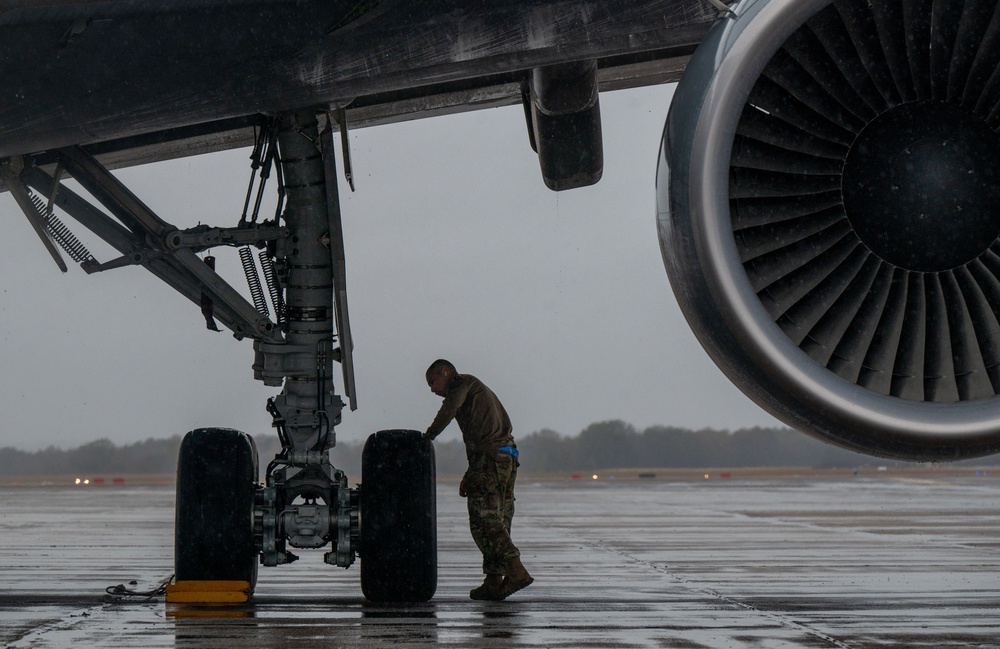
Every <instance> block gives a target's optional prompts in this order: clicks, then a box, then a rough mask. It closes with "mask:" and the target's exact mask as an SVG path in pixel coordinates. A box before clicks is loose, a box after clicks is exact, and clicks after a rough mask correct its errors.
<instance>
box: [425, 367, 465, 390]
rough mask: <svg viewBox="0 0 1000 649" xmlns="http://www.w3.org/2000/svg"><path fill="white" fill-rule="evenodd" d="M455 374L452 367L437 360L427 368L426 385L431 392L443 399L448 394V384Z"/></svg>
mask: <svg viewBox="0 0 1000 649" xmlns="http://www.w3.org/2000/svg"><path fill="white" fill-rule="evenodd" d="M457 374H458V372H457V371H456V370H455V366H454V365H452V364H451V363H450V362H448V361H446V360H445V359H443V358H439V359H437V360H436V361H434V362H433V363H431V366H430V367H428V368H427V374H426V378H427V385H428V386H430V388H431V392H433V393H434V394H436V395H438V396H439V397H443V396H445V395H446V394H448V382H449V381H451V379H452V377H454V376H455V375H457Z"/></svg>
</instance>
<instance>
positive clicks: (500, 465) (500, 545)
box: [465, 452, 521, 575]
mask: <svg viewBox="0 0 1000 649" xmlns="http://www.w3.org/2000/svg"><path fill="white" fill-rule="evenodd" d="M516 479H517V460H515V459H514V458H513V457H511V456H510V455H507V454H506V453H499V452H497V453H477V454H475V455H473V456H472V457H471V458H470V459H469V470H468V472H467V473H466V474H465V489H466V493H467V494H468V500H469V502H468V505H469V528H470V529H471V531H472V538H473V539H474V540H475V542H476V545H477V546H479V550H480V551H481V552H482V553H483V572H484V573H486V574H488V575H502V574H504V572H505V568H504V565H505V564H506V563H507V562H508V561H509V560H511V559H513V558H515V557H519V556H521V553H520V551H518V549H517V547H516V546H515V545H514V543H513V542H512V541H511V540H510V523H511V519H512V518H514V481H515V480H516Z"/></svg>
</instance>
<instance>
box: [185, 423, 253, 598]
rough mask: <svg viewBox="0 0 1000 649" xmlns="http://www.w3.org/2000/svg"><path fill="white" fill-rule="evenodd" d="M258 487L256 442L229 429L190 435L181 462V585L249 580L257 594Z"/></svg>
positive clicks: (196, 432)
mask: <svg viewBox="0 0 1000 649" xmlns="http://www.w3.org/2000/svg"><path fill="white" fill-rule="evenodd" d="M256 484H257V446H256V444H254V441H253V438H252V437H250V436H249V435H247V434H246V433H241V432H240V431H238V430H232V429H229V428H199V429H197V430H193V431H191V432H189V433H188V434H187V435H185V436H184V440H183V441H182V442H181V449H180V453H179V455H178V458H177V504H176V508H175V516H176V518H175V525H174V575H175V579H176V580H177V581H185V580H197V581H246V582H249V583H250V590H251V592H252V591H253V588H254V586H255V585H256V583H257V550H256V548H255V547H254V539H253V511H254V494H255V491H256Z"/></svg>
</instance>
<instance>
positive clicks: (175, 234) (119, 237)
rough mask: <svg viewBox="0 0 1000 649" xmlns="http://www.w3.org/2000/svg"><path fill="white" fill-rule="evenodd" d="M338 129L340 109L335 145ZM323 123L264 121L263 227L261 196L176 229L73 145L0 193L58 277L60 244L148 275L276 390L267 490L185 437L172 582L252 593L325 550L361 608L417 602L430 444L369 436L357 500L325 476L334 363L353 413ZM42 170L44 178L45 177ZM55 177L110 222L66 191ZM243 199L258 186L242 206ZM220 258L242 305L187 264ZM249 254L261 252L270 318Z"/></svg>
mask: <svg viewBox="0 0 1000 649" xmlns="http://www.w3.org/2000/svg"><path fill="white" fill-rule="evenodd" d="M344 116H345V113H344V111H343V110H341V111H340V112H339V113H338V118H339V120H338V121H339V123H340V127H341V132H342V134H343V133H344V128H345V127H346V124H345V122H346V119H345V117H344ZM333 122H334V120H333V119H332V117H330V116H327V117H326V124H325V128H324V130H323V131H322V132H321V131H320V124H319V121H318V120H317V117H316V115H315V113H312V112H302V113H296V114H289V115H283V116H280V117H279V118H277V119H267V120H262V121H261V132H260V136H259V139H258V146H257V147H255V149H254V157H253V159H254V166H255V168H259V169H261V178H262V183H263V179H266V177H267V175H268V174H269V173H270V170H271V165H272V164H273V162H274V160H275V158H277V160H278V166H277V168H276V170H277V176H278V179H279V184H280V187H279V211H278V213H276V214H275V217H274V219H273V220H272V221H263V222H260V223H258V222H257V211H258V209H259V206H260V191H259V190H258V198H257V200H256V202H255V207H254V211H253V215H252V217H250V218H247V214H246V208H245V209H244V215H243V218H241V219H240V222H239V224H238V225H237V226H236V227H234V228H213V227H209V226H198V227H195V228H191V229H188V230H180V229H178V228H176V227H174V226H173V225H171V224H170V223H168V222H166V221H164V220H163V219H161V218H160V217H159V216H158V215H156V214H155V213H154V212H153V211H152V210H150V209H149V208H148V207H146V206H145V205H143V203H142V202H141V201H140V200H139V199H138V198H137V197H135V196H134V195H133V194H132V193H131V192H129V190H128V189H127V188H125V186H124V185H122V184H121V182H119V181H118V180H117V179H116V178H115V177H114V176H113V175H112V174H111V173H110V172H109V171H108V170H107V169H105V168H104V167H103V166H102V165H101V164H100V162H98V161H97V160H96V159H95V158H94V157H92V156H91V155H89V154H88V153H87V152H86V151H84V150H83V149H81V148H79V147H75V148H70V149H61V150H56V151H49V152H45V153H43V154H39V156H36V157H19V158H17V159H10V160H6V161H0V179H2V180H3V181H4V183H5V184H6V185H7V187H8V188H10V190H11V192H12V194H13V195H14V196H15V198H16V199H17V202H18V205H20V206H21V208H22V210H23V211H24V212H25V215H26V216H27V217H28V219H29V220H30V221H31V223H32V225H33V226H34V227H35V230H36V232H37V233H38V234H39V236H40V237H41V238H42V241H43V243H45V244H46V248H47V249H48V250H49V253H50V254H51V255H52V256H53V258H54V259H55V260H56V262H57V263H58V264H59V265H60V268H63V269H65V263H64V262H63V261H62V258H61V255H60V253H59V250H58V248H57V246H58V247H61V248H62V249H63V250H64V251H66V253H67V254H69V255H70V256H71V257H72V258H73V259H74V260H75V261H78V262H80V264H81V267H82V268H83V269H84V270H85V271H86V272H88V273H94V272H102V271H105V270H110V269H113V268H120V267H122V266H129V265H139V266H142V267H144V268H146V269H147V270H149V271H150V272H152V273H154V274H155V275H157V276H158V277H160V278H161V279H163V280H164V281H165V282H167V283H168V284H170V285H171V286H172V287H174V288H175V289H176V290H178V291H179V292H181V293H182V294H183V295H185V296H186V297H188V298H189V299H190V300H191V301H192V302H194V303H195V304H196V305H198V307H199V308H200V309H201V313H202V314H203V316H204V317H205V320H206V323H207V325H208V327H209V329H213V330H218V329H217V326H216V321H218V322H219V323H221V324H222V325H223V326H225V327H227V328H229V329H230V330H231V331H232V332H233V334H234V335H235V336H236V337H237V338H238V339H241V338H244V337H249V338H252V339H253V340H254V352H255V357H254V364H253V369H254V376H255V378H257V379H258V380H261V381H263V382H264V384H265V385H270V386H275V387H277V386H281V387H282V390H281V393H280V394H278V395H276V396H275V397H273V398H272V399H269V400H268V404H267V409H268V412H269V413H270V414H271V417H272V424H273V426H274V428H276V429H277V432H278V436H279V438H280V441H281V446H282V448H281V451H280V452H279V453H278V454H277V456H276V457H275V458H274V459H273V460H272V461H271V462H270V463H269V464H268V465H267V469H266V470H265V473H264V482H263V484H259V483H258V482H257V481H258V463H257V452H256V448H255V446H254V443H253V439H252V438H250V437H249V436H247V435H245V434H244V433H241V432H239V431H234V430H230V429H219V428H213V429H198V430H195V431H192V432H190V433H188V435H187V436H186V437H185V439H184V441H183V443H182V447H181V451H180V456H179V461H178V474H177V481H178V487H177V512H176V514H177V526H176V548H175V563H176V574H177V579H178V580H185V581H193V582H198V581H213V582H217V581H223V582H227V581H232V582H245V583H247V584H248V585H249V590H250V591H251V592H252V590H253V587H254V584H255V582H256V575H257V564H258V561H259V563H260V564H262V565H264V566H278V565H281V564H285V563H290V562H292V561H295V560H296V559H297V558H298V557H297V556H296V555H295V554H293V553H292V552H291V551H289V548H290V547H291V548H313V549H319V548H323V547H329V548H330V549H329V551H327V552H326V553H325V555H324V560H325V562H326V563H328V564H331V565H335V566H341V567H345V568H346V567H349V566H351V565H352V564H353V563H354V560H355V558H356V557H357V556H358V555H359V554H360V556H361V557H362V589H363V590H364V592H365V594H366V596H368V597H370V598H371V599H373V600H379V601H424V600H427V599H429V598H430V597H432V596H433V594H434V590H435V587H436V580H437V556H436V555H437V541H436V532H435V520H434V519H435V503H434V452H433V448H432V447H431V444H430V442H429V441H427V440H423V439H422V438H421V436H420V434H419V433H416V432H415V431H388V432H383V433H380V434H377V435H373V436H372V440H371V441H370V442H369V445H368V446H369V447H371V450H368V447H366V451H365V453H366V456H365V469H364V471H363V477H364V480H365V485H364V487H359V488H351V487H350V486H349V484H348V480H347V476H346V475H345V474H344V472H343V471H340V470H338V469H336V468H335V467H334V466H333V465H332V464H331V462H330V454H329V452H330V449H331V448H332V447H333V446H334V444H335V443H336V436H335V434H334V427H335V426H337V425H338V424H339V423H340V421H341V412H342V410H343V409H344V407H345V406H346V405H347V404H346V403H345V402H344V401H343V399H342V398H341V397H340V395H338V394H337V393H336V391H335V389H334V382H333V363H334V361H335V360H336V361H338V362H339V363H340V364H341V368H342V371H343V372H342V375H343V385H344V392H345V394H346V396H347V398H348V400H349V402H350V405H351V408H352V409H354V408H355V407H356V406H355V390H354V376H353V359H352V351H353V344H352V341H351V335H350V326H349V320H348V313H347V290H346V272H345V266H346V264H345V256H344V240H343V232H342V228H341V217H340V203H339V196H338V190H337V177H336V165H335V157H334V154H333ZM275 150H277V156H275ZM52 162H55V163H56V171H55V173H54V174H50V173H48V172H47V171H46V170H44V169H47V168H48V167H46V165H49V164H51V163H52ZM63 172H66V173H68V174H69V175H71V176H72V177H73V178H74V179H76V180H77V181H78V182H79V183H80V184H81V185H83V187H84V188H85V189H86V190H87V191H88V192H89V193H90V194H91V195H92V196H94V197H95V198H96V199H97V201H98V202H100V203H101V204H102V206H103V208H104V210H106V211H107V213H106V212H105V211H104V210H102V209H100V208H99V207H96V206H95V205H93V204H92V203H90V202H88V201H87V200H86V199H84V198H82V197H81V196H79V195H77V194H75V193H74V192H72V191H71V190H70V189H68V188H66V187H64V186H62V185H61V184H60V182H59V178H60V175H61V174H62V173H63ZM252 188H253V179H251V186H250V189H248V193H247V201H246V205H247V206H248V205H249V204H250V197H251V193H252V192H251V190H252ZM282 200H283V201H284V203H283V208H284V209H283V210H281V207H282ZM55 207H58V208H60V209H62V210H63V211H65V212H66V213H67V214H69V215H70V216H71V217H73V218H74V219H76V220H77V221H78V222H79V223H80V224H82V225H83V226H84V227H86V228H88V229H89V230H91V231H92V232H93V233H94V234H96V235H97V236H99V237H100V238H102V239H104V240H105V241H106V242H108V243H109V244H110V245H111V246H113V247H114V248H115V249H117V250H118V251H119V253H120V254H121V257H119V258H117V259H113V260H111V261H108V262H104V263H101V262H99V261H98V260H96V259H95V258H94V257H93V256H92V255H90V253H89V252H88V251H87V250H86V249H85V248H83V246H82V244H80V242H79V240H77V239H76V238H75V237H74V236H73V235H72V233H70V232H69V229H68V228H67V227H66V226H65V225H64V224H63V223H62V222H60V221H59V220H58V219H57V218H56V217H55V215H54V213H53V208H55ZM108 213H110V215H111V216H109V215H108ZM112 217H114V218H112ZM218 245H230V246H240V247H242V248H241V251H240V258H241V262H242V264H243V266H244V269H245V271H246V272H247V279H248V281H249V285H250V292H251V297H252V299H253V302H252V303H251V302H250V301H248V300H247V299H246V298H244V297H243V296H242V295H241V294H240V293H239V292H238V291H236V290H235V289H233V288H232V287H231V286H229V285H228V284H227V283H226V282H225V281H224V280H223V279H222V278H221V277H219V276H218V275H217V274H216V273H215V271H214V267H213V266H212V264H211V261H212V258H210V257H209V258H206V259H205V260H204V261H203V260H201V259H199V258H198V256H197V254H196V253H198V252H203V251H205V250H208V249H210V248H212V247H214V246H218ZM249 246H256V247H257V248H259V249H261V250H262V252H261V253H260V261H261V268H262V270H263V276H264V280H265V283H266V288H267V293H268V294H269V295H270V298H271V301H272V305H273V307H274V314H275V318H274V320H272V319H271V318H270V312H269V311H268V308H267V302H266V298H265V291H264V286H263V285H262V283H261V281H260V278H259V276H258V274H257V270H256V262H255V261H254V258H253V256H252V254H251V252H250V250H249Z"/></svg>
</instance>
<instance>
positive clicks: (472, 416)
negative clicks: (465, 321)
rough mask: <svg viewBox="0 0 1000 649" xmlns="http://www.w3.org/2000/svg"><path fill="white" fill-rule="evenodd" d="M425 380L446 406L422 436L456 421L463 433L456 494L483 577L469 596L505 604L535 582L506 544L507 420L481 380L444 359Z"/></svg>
mask: <svg viewBox="0 0 1000 649" xmlns="http://www.w3.org/2000/svg"><path fill="white" fill-rule="evenodd" d="M426 378H427V385H429V386H430V388H431V392H433V393H434V394H436V395H438V396H439V397H444V402H443V403H442V404H441V410H439V411H438V414H437V416H436V417H435V418H434V421H433V422H432V423H431V425H430V427H429V428H428V429H427V432H426V433H424V437H426V438H427V439H434V438H435V437H437V436H438V435H439V434H441V431H442V430H444V429H445V427H446V426H447V425H448V424H449V423H451V420H452V419H454V420H456V421H457V422H458V427H459V428H460V429H461V430H462V439H463V440H464V441H465V453H466V456H468V459H469V469H468V471H466V472H465V476H463V477H462V484H461V485H460V486H459V489H458V493H459V494H460V495H461V496H462V497H463V498H468V499H469V500H468V505H469V527H470V529H471V530H472V538H473V539H474V540H475V541H476V545H478V546H479V549H480V550H481V551H482V553H483V572H484V573H486V579H485V580H484V581H483V584H482V586H479V587H478V588H474V589H473V590H472V592H470V593H469V596H470V597H472V599H484V600H502V599H505V598H507V597H509V596H510V595H512V594H514V593H516V592H517V591H519V590H521V589H522V588H525V587H526V586H528V585H529V584H531V582H532V581H534V579H532V577H531V575H529V574H528V571H527V570H525V569H524V566H523V565H522V564H521V552H520V551H519V550H518V549H517V546H515V545H514V543H513V542H512V541H511V540H510V523H511V519H512V518H513V516H514V481H515V480H516V479H517V467H518V462H517V447H516V446H515V445H514V437H513V435H512V434H511V425H510V418H509V417H508V416H507V411H506V410H504V408H503V405H502V404H501V403H500V400H499V399H497V397H496V395H495V394H493V391H492V390H490V389H489V388H488V387H486V385H485V384H484V383H483V382H482V381H480V380H479V379H477V378H476V377H474V376H471V375H469V374H459V373H458V372H457V371H456V370H455V366H454V365H452V364H451V363H449V362H448V361H446V360H444V359H438V360H436V361H434V362H433V363H431V366H430V367H429V368H427V376H426Z"/></svg>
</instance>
